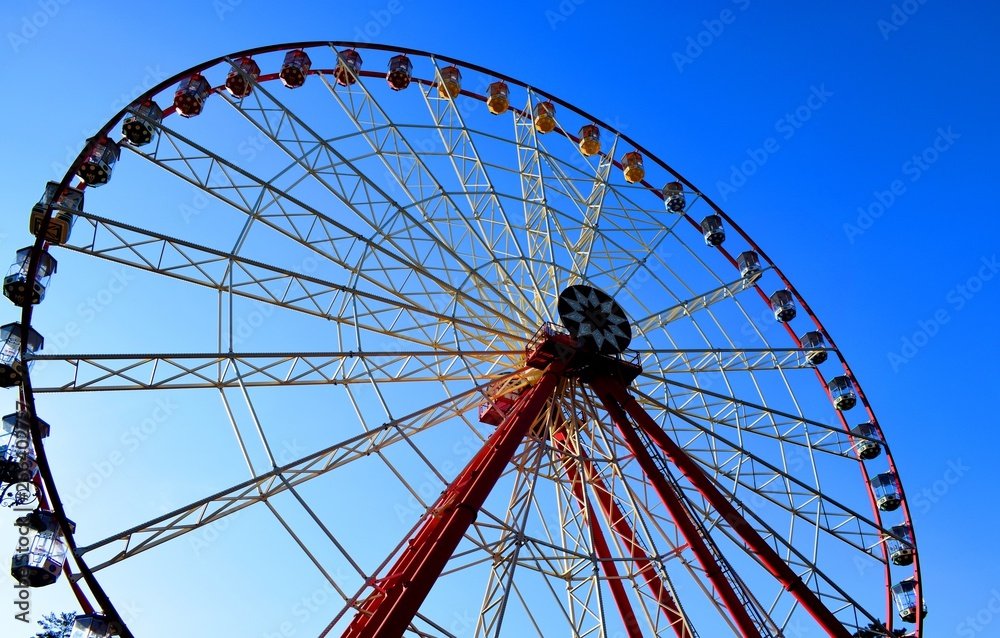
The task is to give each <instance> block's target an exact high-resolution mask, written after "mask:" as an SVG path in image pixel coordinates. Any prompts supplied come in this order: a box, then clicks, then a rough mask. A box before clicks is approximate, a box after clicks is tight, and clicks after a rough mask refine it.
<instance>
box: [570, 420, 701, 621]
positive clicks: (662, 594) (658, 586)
mask: <svg viewBox="0 0 1000 638" xmlns="http://www.w3.org/2000/svg"><path fill="white" fill-rule="evenodd" d="M559 434H560V435H561V434H562V433H561V432H560V433H559ZM554 438H556V439H557V445H556V447H557V448H559V445H558V443H559V442H561V441H558V439H560V438H561V437H560V436H557V437H554ZM580 462H581V464H582V465H583V471H584V476H585V477H586V481H587V482H588V483H590V486H591V489H592V490H593V491H594V494H595V495H596V496H597V502H598V503H599V504H600V506H601V512H602V513H603V514H604V518H605V520H607V521H608V524H609V525H611V528H612V529H613V530H614V531H615V533H616V534H617V535H618V538H620V539H621V541H622V543H624V544H625V547H626V549H627V550H628V551H629V553H630V554H631V555H632V558H633V559H634V560H635V563H636V567H637V568H638V569H639V573H640V574H642V577H643V580H645V581H646V586H647V587H649V589H650V590H651V591H652V592H653V596H654V597H655V598H656V602H657V604H658V606H659V607H660V610H661V611H662V612H663V615H664V616H665V617H666V619H667V621H668V622H669V623H670V626H671V627H673V629H674V633H675V634H677V636H678V638H692V637H693V634H692V633H691V627H690V625H689V623H688V622H687V621H686V619H685V618H684V616H683V615H681V613H680V605H679V604H677V600H676V599H675V598H674V597H673V595H671V593H670V589H668V588H667V586H666V584H665V583H664V582H663V579H662V578H660V575H659V574H657V573H656V568H655V567H654V565H653V563H652V561H651V560H650V559H649V555H648V554H647V552H646V550H645V548H644V547H643V546H642V545H641V544H639V541H638V538H637V537H636V534H635V530H633V529H632V526H631V525H629V522H628V519H627V518H626V517H625V514H624V513H623V512H622V510H621V508H620V507H618V503H617V502H616V501H615V499H614V496H613V495H612V494H611V491H610V490H609V489H608V488H607V485H606V484H605V482H604V479H602V478H601V475H600V474H599V473H598V472H597V470H596V468H595V467H594V463H593V461H591V460H590V459H587V458H583V459H581V461H580ZM570 470H571V472H572V473H571V480H575V479H573V478H572V476H573V475H574V474H577V472H576V467H575V466H573V465H571V466H570ZM598 531H600V530H598ZM630 611H631V610H630Z"/></svg>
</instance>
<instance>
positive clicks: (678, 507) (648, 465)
mask: <svg viewBox="0 0 1000 638" xmlns="http://www.w3.org/2000/svg"><path fill="white" fill-rule="evenodd" d="M591 386H592V387H593V388H594V390H596V391H597V395H598V397H599V398H600V400H601V402H602V403H603V404H604V408H605V409H606V410H607V411H608V415H609V416H610V417H611V420H612V421H613V422H614V423H615V425H616V426H617V427H618V430H619V431H620V432H621V433H622V436H623V437H624V438H625V443H626V444H627V445H628V447H629V449H630V450H632V454H633V455H634V456H635V459H636V461H638V462H639V466H640V467H641V468H642V471H643V473H644V474H645V475H646V478H648V479H649V482H650V483H651V484H652V485H653V489H655V490H656V493H657V494H658V495H659V496H660V500H661V501H663V505H664V506H666V508H667V511H668V512H670V516H671V517H672V518H673V520H674V523H675V524H676V525H677V528H678V529H679V530H680V532H681V534H682V535H683V536H684V539H685V540H686V541H687V542H688V545H690V546H691V551H692V552H693V553H694V555H695V558H696V559H697V560H698V564H700V565H701V568H702V569H703V570H704V571H705V575H706V576H707V577H708V579H709V580H710V581H711V583H712V585H713V586H714V587H715V590H716V591H717V592H718V594H719V597H720V598H722V604H723V605H725V606H726V610H727V611H728V612H729V615H730V616H731V617H732V619H733V621H735V622H736V626H737V627H739V630H740V632H741V633H742V634H743V635H744V636H746V637H747V638H761V636H760V631H759V630H758V629H757V625H755V624H754V622H753V620H752V619H751V618H750V614H749V613H748V612H747V610H746V608H745V607H744V606H743V601H741V600H740V598H739V596H737V595H736V591H735V590H734V589H733V586H732V583H730V582H729V580H728V579H727V578H726V575H725V573H723V571H722V568H721V567H720V566H719V563H718V562H717V561H716V560H715V556H713V555H712V552H711V550H710V549H709V548H708V546H707V545H706V544H705V539H703V538H702V537H701V534H700V532H699V530H698V528H697V527H696V526H695V524H694V522H693V521H692V520H691V518H690V516H689V514H688V511H687V509H685V508H684V505H683V504H682V503H681V501H680V499H679V498H678V496H677V493H676V492H675V490H674V488H673V486H671V485H670V484H669V483H667V479H666V477H664V476H663V474H662V473H661V472H660V470H659V469H658V468H657V467H656V463H654V462H653V457H651V456H650V455H649V452H647V451H646V448H645V446H644V445H643V444H642V441H641V440H640V438H639V434H638V433H637V432H636V431H635V428H634V427H633V426H632V424H631V423H629V420H628V417H627V416H625V412H623V411H622V407H621V406H620V405H619V400H618V398H617V396H616V392H615V390H616V389H617V390H621V391H622V392H624V388H623V387H622V386H621V384H619V383H618V382H617V381H615V380H614V379H611V378H609V377H599V378H596V379H593V380H592V381H591ZM633 418H634V417H633Z"/></svg>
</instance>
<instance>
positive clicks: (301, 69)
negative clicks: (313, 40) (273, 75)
mask: <svg viewBox="0 0 1000 638" xmlns="http://www.w3.org/2000/svg"><path fill="white" fill-rule="evenodd" d="M311 68H312V60H310V59H309V54H308V53H306V52H305V51H303V50H301V49H295V50H294V51H289V52H288V53H286V54H285V61H284V62H283V63H282V64H281V71H280V72H279V73H278V78H280V79H281V83H282V84H284V85H285V86H286V87H288V88H290V89H297V88H299V87H300V86H302V85H303V84H305V83H306V76H307V75H309V69H311Z"/></svg>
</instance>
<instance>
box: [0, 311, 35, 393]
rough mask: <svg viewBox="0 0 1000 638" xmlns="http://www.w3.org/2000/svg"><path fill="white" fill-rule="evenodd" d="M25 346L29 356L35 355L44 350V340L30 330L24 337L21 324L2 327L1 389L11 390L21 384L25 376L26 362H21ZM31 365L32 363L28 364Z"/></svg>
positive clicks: (0, 355)
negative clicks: (22, 349) (23, 346)
mask: <svg viewBox="0 0 1000 638" xmlns="http://www.w3.org/2000/svg"><path fill="white" fill-rule="evenodd" d="M22 341H26V342H27V343H26V344H25V347H26V350H27V353H28V355H33V354H35V353H36V352H38V351H39V350H41V349H42V345H43V344H44V339H42V335H40V334H38V333H37V332H35V329H34V328H28V334H27V335H26V336H25V337H23V339H22V334H21V324H19V323H8V324H7V325H6V326H3V327H0V388H10V387H13V386H15V385H17V384H19V383H21V378H22V377H23V376H24V365H25V364H24V362H23V361H22V360H21V343H22ZM28 364H29V365H30V362H28Z"/></svg>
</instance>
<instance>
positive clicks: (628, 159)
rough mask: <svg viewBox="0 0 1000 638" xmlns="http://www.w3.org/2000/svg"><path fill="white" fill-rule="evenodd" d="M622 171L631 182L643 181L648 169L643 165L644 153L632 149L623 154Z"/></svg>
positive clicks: (627, 180) (626, 179)
mask: <svg viewBox="0 0 1000 638" xmlns="http://www.w3.org/2000/svg"><path fill="white" fill-rule="evenodd" d="M621 163H622V173H623V174H624V175H625V181H626V182H628V183H629V184H635V183H636V182H641V181H642V180H643V178H645V177H646V169H645V168H643V166H642V155H641V154H640V153H639V152H638V151H630V152H628V153H625V155H623V156H622V162H621Z"/></svg>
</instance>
